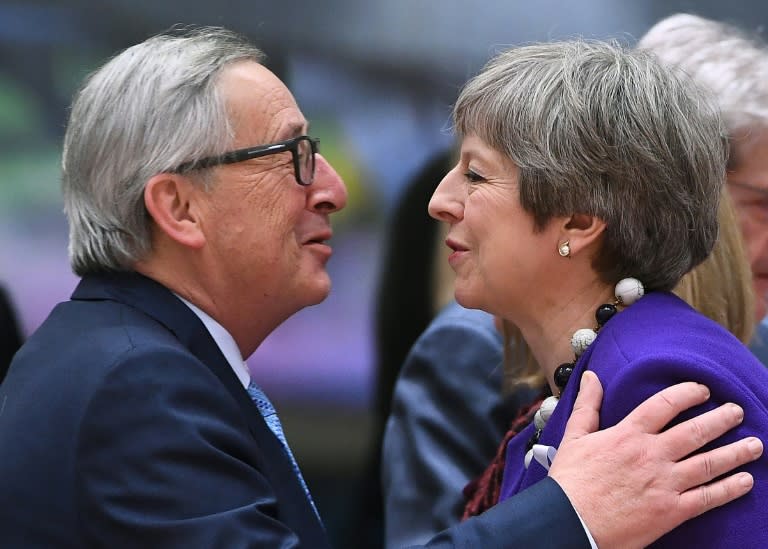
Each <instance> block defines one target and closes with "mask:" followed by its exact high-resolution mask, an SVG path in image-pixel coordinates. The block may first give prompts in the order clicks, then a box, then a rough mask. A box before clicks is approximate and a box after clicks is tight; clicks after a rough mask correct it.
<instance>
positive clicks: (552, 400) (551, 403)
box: [534, 396, 559, 429]
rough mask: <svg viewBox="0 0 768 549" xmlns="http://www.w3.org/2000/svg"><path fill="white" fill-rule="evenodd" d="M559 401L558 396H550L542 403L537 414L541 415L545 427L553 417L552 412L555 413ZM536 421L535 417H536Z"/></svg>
mask: <svg viewBox="0 0 768 549" xmlns="http://www.w3.org/2000/svg"><path fill="white" fill-rule="evenodd" d="M558 400H559V399H558V398H557V397H556V396H550V397H547V398H545V399H544V402H542V403H541V407H540V408H539V410H538V411H537V412H536V414H541V420H542V421H543V422H544V425H546V424H547V422H548V421H549V418H550V417H551V416H552V412H554V411H555V408H557V401H558ZM534 420H535V416H534ZM544 425H542V426H541V427H540V428H541V429H543V428H544Z"/></svg>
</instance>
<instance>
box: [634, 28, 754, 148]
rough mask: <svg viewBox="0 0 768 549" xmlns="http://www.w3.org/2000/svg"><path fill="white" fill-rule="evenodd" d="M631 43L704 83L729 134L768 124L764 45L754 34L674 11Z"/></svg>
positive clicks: (699, 82) (701, 83)
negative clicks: (721, 115) (711, 94)
mask: <svg viewBox="0 0 768 549" xmlns="http://www.w3.org/2000/svg"><path fill="white" fill-rule="evenodd" d="M637 47H638V48H642V49H646V50H649V51H652V52H653V53H654V54H656V55H657V56H658V57H659V59H661V61H662V62H663V63H665V64H667V65H671V66H675V67H678V68H680V69H682V70H683V71H685V72H686V73H688V74H689V75H690V76H691V77H692V78H693V79H694V80H695V81H696V82H697V83H698V84H700V85H701V86H703V87H705V88H707V89H709V90H710V91H711V92H712V93H713V94H714V97H715V100H716V101H717V103H718V105H719V107H720V110H721V111H722V113H723V120H724V121H725V124H726V127H727V128H728V131H729V132H730V133H731V134H734V133H735V132H737V130H743V129H748V128H750V127H751V126H754V125H761V126H765V125H767V124H768V48H767V47H766V44H765V43H764V42H763V41H762V40H761V39H760V38H759V37H758V36H757V35H750V34H747V33H746V32H744V31H743V30H741V29H738V28H736V27H734V26H732V25H728V24H726V23H721V22H718V21H712V20H709V19H704V18H703V17H699V16H696V15H689V14H685V13H679V14H676V15H672V16H670V17H667V18H665V19H662V20H661V21H659V22H658V23H656V24H655V25H654V26H653V27H651V29H650V30H649V31H648V32H647V33H646V34H645V35H644V36H643V37H642V38H641V39H640V41H639V42H638V44H637Z"/></svg>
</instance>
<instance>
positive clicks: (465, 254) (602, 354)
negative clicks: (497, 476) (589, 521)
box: [429, 41, 768, 547]
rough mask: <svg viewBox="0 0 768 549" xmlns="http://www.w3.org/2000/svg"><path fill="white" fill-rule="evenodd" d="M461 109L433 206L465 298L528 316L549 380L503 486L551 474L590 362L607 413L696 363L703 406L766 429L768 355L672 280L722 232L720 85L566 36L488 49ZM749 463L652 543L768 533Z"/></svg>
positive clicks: (529, 337) (758, 537)
mask: <svg viewBox="0 0 768 549" xmlns="http://www.w3.org/2000/svg"><path fill="white" fill-rule="evenodd" d="M454 121H455V127H456V130H457V133H458V134H459V137H460V138H461V156H460V159H459V162H458V164H457V165H456V167H455V168H454V169H453V170H451V171H450V172H449V173H448V174H447V175H446V177H445V178H444V180H443V181H442V182H441V183H440V185H439V186H438V188H437V190H436V191H435V194H434V196H433V198H432V201H431V202H430V206H429V211H430V214H431V215H432V216H433V217H435V218H437V219H440V220H442V221H444V222H446V223H448V224H449V225H450V230H449V233H448V237H447V239H446V243H447V245H448V246H449V247H450V248H451V249H452V251H453V253H452V254H451V256H450V258H449V262H450V264H451V266H452V267H453V269H454V271H455V272H456V298H457V300H458V301H459V303H461V304H462V305H464V306H466V307H470V308H480V309H484V310H486V311H488V312H490V313H492V314H495V315H498V316H500V317H502V318H503V319H504V320H506V321H507V322H510V323H512V324H514V325H515V326H517V327H518V329H519V330H520V333H521V334H522V336H523V338H524V339H525V341H526V343H527V345H528V347H529V348H530V351H531V353H532V355H533V357H534V358H535V360H536V362H537V363H538V364H540V365H541V366H542V372H543V373H544V375H545V376H546V379H547V382H548V386H549V388H550V390H551V392H552V394H553V395H554V398H553V399H550V400H549V401H547V410H542V411H541V412H542V413H539V414H538V416H539V417H537V418H536V420H535V422H534V424H531V425H529V426H528V427H526V428H524V429H523V430H522V431H521V432H519V433H518V434H517V435H516V436H515V437H513V438H512V439H511V440H510V443H509V445H508V447H507V451H506V456H505V462H506V463H505V467H504V479H503V485H502V487H501V499H506V498H507V497H509V496H510V495H512V494H515V493H517V492H518V491H521V490H523V489H524V488H526V487H528V486H530V485H531V484H534V483H536V482H538V481H539V480H541V479H542V478H544V477H545V476H546V475H547V468H548V459H547V458H551V457H552V455H553V452H552V450H553V449H554V448H556V447H557V446H558V444H559V443H560V440H561V438H562V435H563V428H564V425H565V422H566V420H567V418H568V417H569V415H570V413H571V411H572V406H573V402H574V400H575V397H576V392H577V388H578V378H579V377H580V376H581V374H582V372H583V371H584V370H585V369H586V368H589V369H591V370H593V371H594V372H595V373H596V374H597V375H598V376H599V377H600V378H601V381H602V383H603V387H604V389H605V397H604V402H603V409H602V411H601V418H600V421H601V426H602V427H607V426H610V425H613V424H615V423H616V422H617V421H619V420H620V419H621V418H622V417H624V416H625V415H626V414H627V412H629V411H630V410H631V409H632V408H633V407H634V406H635V405H636V404H637V403H639V402H641V401H642V400H643V399H644V398H646V397H647V396H649V395H650V394H652V393H654V392H656V391H657V390H658V389H659V388H661V387H663V386H667V385H671V384H673V383H675V382H676V381H679V380H681V379H695V380H698V381H700V382H702V383H706V384H707V385H708V386H709V387H710V388H711V389H712V392H713V395H712V398H711V402H710V403H708V405H707V406H708V407H709V408H712V407H714V406H715V405H717V404H719V403H722V402H726V401H734V402H737V403H739V404H740V405H742V406H743V407H744V409H745V419H744V423H743V424H742V426H741V427H740V429H739V430H738V431H737V432H736V433H733V434H732V435H728V436H727V438H728V439H729V440H730V439H731V437H738V436H744V435H761V434H762V435H764V434H765V432H766V430H768V412H767V411H766V408H765V405H764V404H762V403H764V402H768V371H766V369H765V368H764V367H762V366H761V365H760V364H759V363H758V362H757V360H756V359H755V358H754V357H753V356H752V355H751V354H750V353H749V352H748V351H747V350H746V348H745V347H744V346H743V345H742V344H741V343H740V342H739V341H738V340H737V339H736V338H735V337H734V336H733V335H732V334H730V333H728V332H727V331H726V330H725V329H724V328H722V327H721V326H720V325H718V324H716V323H715V322H713V321H711V320H709V319H707V318H706V317H704V316H703V315H701V314H699V313H696V312H695V311H694V310H693V309H691V308H690V307H689V306H688V305H686V304H685V303H684V302H683V301H682V300H680V299H679V298H677V297H675V296H674V295H672V294H671V293H669V291H670V290H671V289H672V288H674V287H675V285H676V284H677V283H678V281H679V280H680V279H681V278H682V276H683V275H684V274H685V273H686V272H688V271H689V270H691V269H692V268H693V267H695V266H696V265H697V264H699V263H701V262H702V261H703V260H704V259H705V258H706V257H707V255H708V254H709V253H710V251H711V250H712V247H713V245H714V242H715V240H716V238H717V208H718V201H719V197H720V195H721V191H722V186H723V181H724V175H725V164H726V158H727V145H726V143H725V140H724V139H723V137H722V136H723V131H722V126H721V122H720V119H719V116H718V113H717V109H716V108H714V107H713V106H712V104H711V102H710V101H709V99H708V98H707V97H706V96H705V95H704V94H702V92H700V91H699V90H698V89H697V88H696V87H695V86H694V85H693V84H692V83H691V82H690V80H689V79H687V78H685V77H684V76H683V75H681V74H675V73H673V72H671V71H670V70H669V69H665V68H663V67H661V66H660V65H659V63H658V62H656V61H655V60H654V58H653V57H652V56H651V55H649V54H647V53H644V52H639V51H636V52H631V51H625V50H623V49H621V48H619V47H617V46H614V45H608V44H600V43H585V42H578V41H577V42H564V43H554V44H542V45H532V46H527V47H523V48H517V49H513V50H510V51H508V52H505V53H502V54H501V55H499V56H497V57H496V58H494V59H493V60H492V61H491V62H490V63H489V64H488V65H487V66H486V68H485V69H484V70H483V72H482V73H481V74H480V75H478V76H477V77H475V78H474V79H472V80H471V81H470V82H469V83H468V84H467V85H466V87H465V88H464V90H463V91H462V93H461V95H460V97H459V99H458V101H457V103H456V106H455V108H454ZM630 277H631V279H630V280H629V282H627V281H624V282H622V284H620V285H619V287H618V289H617V288H616V286H617V283H619V282H620V281H622V280H623V279H628V278H630ZM637 280H639V281H640V282H641V283H642V285H643V286H644V291H645V293H646V295H645V296H644V297H641V298H640V299H636V298H637V297H638V296H639V295H641V294H642V293H643V292H642V290H640V291H638V288H639V285H638V283H637V282H636V281H637ZM627 287H628V289H627ZM633 290H634V291H633ZM617 292H618V293H617ZM635 301H636V302H635ZM615 310H617V311H618V312H615ZM611 316H612V317H613V318H611ZM585 329H586V330H587V331H582V330H585ZM593 330H595V331H599V333H598V334H597V337H596V338H594V335H593ZM577 332H578V333H577ZM574 333H577V337H576V338H572V336H573V334H574ZM572 339H575V341H574V343H575V350H576V352H578V353H579V355H580V356H579V357H578V360H576V357H575V356H574V347H572V345H571V340H572ZM591 339H594V341H592V342H591V345H589V343H590V341H591ZM569 374H570V375H569ZM569 378H570V379H569ZM558 398H559V400H557V399H558ZM555 404H556V406H553V405H555ZM552 408H554V409H552ZM546 412H551V417H547V415H548V414H547V413H546ZM681 419H682V418H681ZM732 440H735V438H733V439H732ZM640 465H641V464H640ZM748 470H749V471H750V472H751V473H752V474H753V475H755V479H756V482H755V489H754V490H753V492H752V493H750V495H749V496H747V497H746V498H744V499H743V500H742V501H739V502H737V503H735V504H734V505H731V506H728V507H726V508H722V509H719V510H717V511H716V512H715V513H712V514H711V515H710V516H708V517H707V518H706V520H699V519H694V520H692V521H689V522H688V523H686V524H684V525H683V526H681V527H680V528H678V529H676V530H675V531H673V532H672V533H670V534H669V535H667V536H665V537H664V538H662V539H661V540H659V542H658V543H657V546H659V547H664V546H669V547H704V546H706V547H713V546H723V547H726V546H727V547H731V546H734V544H739V543H741V544H742V545H743V546H768V529H766V528H765V526H764V521H763V520H759V519H758V517H761V516H762V515H758V512H757V509H762V508H763V507H764V506H765V504H766V502H768V487H766V485H765V483H761V482H760V480H766V479H768V469H767V468H766V465H765V464H764V463H763V462H759V463H757V464H753V465H752V466H750V467H748ZM617 496H618V497H620V495H617ZM597 534H598V535H597V542H598V543H599V542H600V539H599V533H597Z"/></svg>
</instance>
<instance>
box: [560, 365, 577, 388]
mask: <svg viewBox="0 0 768 549" xmlns="http://www.w3.org/2000/svg"><path fill="white" fill-rule="evenodd" d="M573 366H574V363H573V362H568V363H566V364H561V365H560V366H558V367H557V370H555V385H557V386H558V388H560V390H561V391H562V390H563V389H564V388H565V385H566V384H567V383H568V380H569V379H570V377H571V374H572V373H573Z"/></svg>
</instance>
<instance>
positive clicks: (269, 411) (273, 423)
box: [248, 381, 320, 518]
mask: <svg viewBox="0 0 768 549" xmlns="http://www.w3.org/2000/svg"><path fill="white" fill-rule="evenodd" d="M248 394H249V395H250V397H251V400H253V403H254V404H255V405H256V407H257V408H258V409H259V412H260V413H261V415H262V417H263V418H264V421H265V422H266V424H267V427H269V430H270V431H272V432H273V433H274V435H275V436H276V437H277V439H278V440H279V441H280V442H281V443H282V445H283V449H284V450H285V453H286V454H287V455H288V458H289V459H290V460H291V464H292V465H293V472H294V473H296V476H297V477H298V479H299V482H301V487H302V488H304V493H305V494H307V499H308V500H309V503H310V504H311V505H312V509H314V511H315V514H316V515H317V516H318V518H319V517H320V515H319V513H318V512H317V508H316V507H315V502H314V501H313V500H312V495H311V494H310V493H309V488H307V484H306V482H304V477H303V476H302V475H301V470H300V469H299V464H298V463H296V458H294V457H293V452H291V448H290V446H288V441H287V440H286V439H285V434H284V433H283V426H282V424H281V423H280V418H279V417H277V410H275V407H274V406H273V405H272V401H270V400H269V398H267V395H266V394H264V391H262V390H261V387H259V386H258V385H256V384H255V383H254V382H253V381H251V383H250V385H248Z"/></svg>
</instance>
